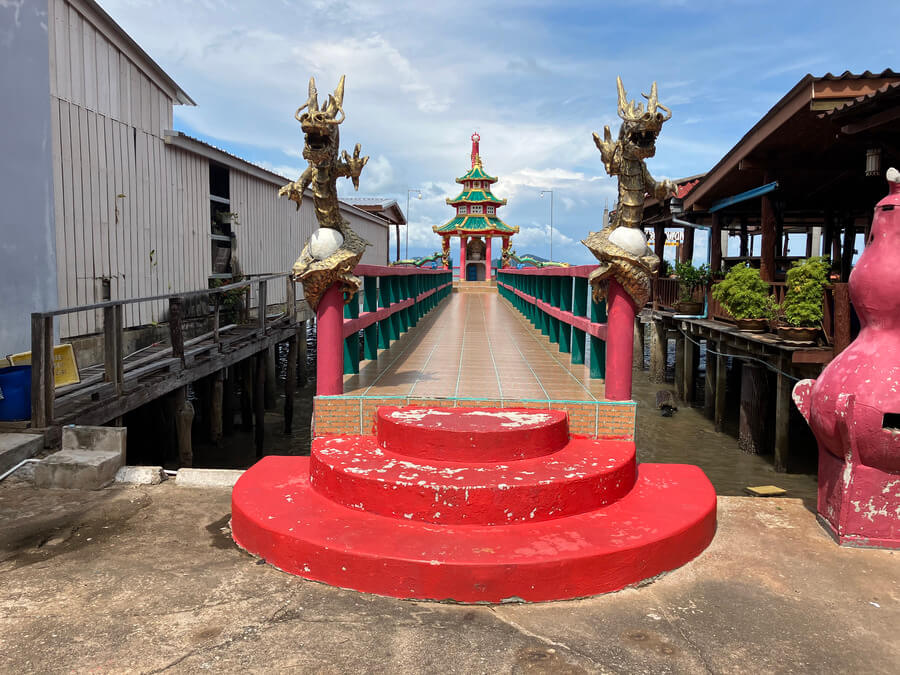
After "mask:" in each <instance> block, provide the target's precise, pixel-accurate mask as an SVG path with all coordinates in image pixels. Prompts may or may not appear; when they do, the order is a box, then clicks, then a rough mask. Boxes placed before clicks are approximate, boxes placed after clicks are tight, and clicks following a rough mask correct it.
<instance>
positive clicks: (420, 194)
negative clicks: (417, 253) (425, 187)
mask: <svg viewBox="0 0 900 675" xmlns="http://www.w3.org/2000/svg"><path fill="white" fill-rule="evenodd" d="M413 192H415V193H416V199H422V191H421V190H420V189H419V188H407V189H406V252H405V253H404V254H403V257H404V258H405V259H406V260H409V195H410V194H412V193H413ZM397 248H398V249H399V248H400V242H399V241H398V242H397Z"/></svg>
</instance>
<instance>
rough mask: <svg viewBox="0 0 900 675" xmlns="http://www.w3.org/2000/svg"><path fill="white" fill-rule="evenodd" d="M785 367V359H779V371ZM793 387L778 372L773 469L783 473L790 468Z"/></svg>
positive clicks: (787, 378) (791, 383)
mask: <svg viewBox="0 0 900 675" xmlns="http://www.w3.org/2000/svg"><path fill="white" fill-rule="evenodd" d="M786 367H787V364H786V359H785V358H783V357H782V358H781V359H779V365H778V369H779V371H783V370H785V368H786ZM793 388H794V383H793V381H792V380H791V379H790V378H789V377H787V376H786V375H783V374H782V373H781V372H779V373H778V381H777V384H776V393H775V395H776V400H775V462H774V463H775V471H778V472H779V473H785V472H787V471H788V469H789V468H790V450H791V439H790V421H791V391H792V390H793Z"/></svg>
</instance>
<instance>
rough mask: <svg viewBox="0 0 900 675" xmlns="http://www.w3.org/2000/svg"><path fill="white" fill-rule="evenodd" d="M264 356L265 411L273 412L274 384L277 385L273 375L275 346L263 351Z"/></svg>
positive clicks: (274, 400)
mask: <svg viewBox="0 0 900 675" xmlns="http://www.w3.org/2000/svg"><path fill="white" fill-rule="evenodd" d="M265 356H266V389H265V392H264V393H265V396H266V401H265V403H266V410H275V403H276V399H277V395H276V392H275V384H276V383H277V379H276V375H275V345H272V346H271V347H269V348H268V349H266V350H265Z"/></svg>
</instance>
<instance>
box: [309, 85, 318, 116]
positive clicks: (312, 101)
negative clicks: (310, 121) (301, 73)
mask: <svg viewBox="0 0 900 675" xmlns="http://www.w3.org/2000/svg"><path fill="white" fill-rule="evenodd" d="M307 105H308V106H309V111H310V112H318V111H319V94H318V92H317V91H316V78H314V77H311V78H309V101H307Z"/></svg>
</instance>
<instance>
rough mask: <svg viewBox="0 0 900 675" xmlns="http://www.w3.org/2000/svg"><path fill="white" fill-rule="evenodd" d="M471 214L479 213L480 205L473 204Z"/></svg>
mask: <svg viewBox="0 0 900 675" xmlns="http://www.w3.org/2000/svg"><path fill="white" fill-rule="evenodd" d="M472 213H481V204H473V205H472Z"/></svg>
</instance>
